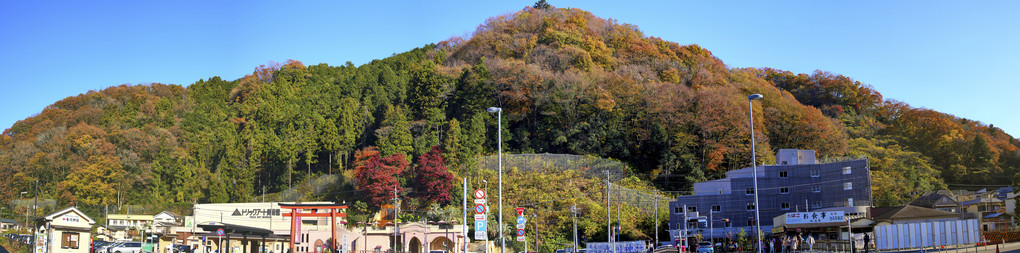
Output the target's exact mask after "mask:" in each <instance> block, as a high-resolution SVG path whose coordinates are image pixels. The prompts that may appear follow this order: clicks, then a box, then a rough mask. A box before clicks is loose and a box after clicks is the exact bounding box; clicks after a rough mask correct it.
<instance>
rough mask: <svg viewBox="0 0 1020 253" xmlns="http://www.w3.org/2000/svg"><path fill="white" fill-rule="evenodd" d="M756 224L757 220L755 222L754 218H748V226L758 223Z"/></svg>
mask: <svg viewBox="0 0 1020 253" xmlns="http://www.w3.org/2000/svg"><path fill="white" fill-rule="evenodd" d="M756 224H758V223H757V222H755V220H754V218H747V226H748V227H750V226H754V225H756Z"/></svg>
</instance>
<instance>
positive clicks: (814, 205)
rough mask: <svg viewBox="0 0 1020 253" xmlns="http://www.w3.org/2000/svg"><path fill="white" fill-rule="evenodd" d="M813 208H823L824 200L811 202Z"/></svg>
mask: <svg viewBox="0 0 1020 253" xmlns="http://www.w3.org/2000/svg"><path fill="white" fill-rule="evenodd" d="M811 208H812V209H818V208H822V202H821V201H817V200H816V201H814V202H811Z"/></svg>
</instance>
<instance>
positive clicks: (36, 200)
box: [32, 179, 39, 252]
mask: <svg viewBox="0 0 1020 253" xmlns="http://www.w3.org/2000/svg"><path fill="white" fill-rule="evenodd" d="M32 198H33V200H32V202H33V203H32V208H34V209H32V221H33V222H34V221H35V217H36V215H39V214H38V213H39V179H36V180H35V197H32ZM32 231H34V232H36V233H38V232H39V231H38V230H36V229H35V224H34V223H33V224H32ZM32 238H35V235H32ZM32 243H35V242H32ZM32 249H33V250H32V252H35V247H32Z"/></svg>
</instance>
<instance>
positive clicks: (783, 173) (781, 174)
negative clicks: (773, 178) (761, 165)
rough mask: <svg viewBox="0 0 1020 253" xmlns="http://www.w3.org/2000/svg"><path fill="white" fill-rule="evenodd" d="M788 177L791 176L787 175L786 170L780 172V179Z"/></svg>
mask: <svg viewBox="0 0 1020 253" xmlns="http://www.w3.org/2000/svg"><path fill="white" fill-rule="evenodd" d="M787 176H789V174H788V173H786V171H785V170H784V171H780V172H779V177H787Z"/></svg>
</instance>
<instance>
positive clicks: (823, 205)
mask: <svg viewBox="0 0 1020 253" xmlns="http://www.w3.org/2000/svg"><path fill="white" fill-rule="evenodd" d="M776 163H777V164H776V165H764V166H758V167H757V176H758V189H757V191H758V202H759V205H760V206H756V205H755V201H754V193H755V188H754V183H753V179H754V178H753V175H754V173H755V171H753V170H752V168H743V169H739V170H733V171H729V172H726V178H723V179H717V180H711V181H706V182H701V183H696V184H694V194H693V195H685V196H679V197H677V199H676V200H675V201H671V202H670V204H669V207H670V209H669V210H670V222H669V231H670V235H671V237H672V238H673V239H674V240H676V239H680V238H683V237H693V236H694V235H695V234H700V235H702V236H703V238H726V237H731V236H732V235H736V234H738V233H739V232H740V231H741V230H743V231H745V232H746V233H747V234H748V235H751V236H754V234H755V233H754V231H755V225H756V223H758V222H761V229H762V232H763V233H765V234H769V233H771V232H772V227H773V219H772V218H773V217H776V216H782V215H783V214H785V213H789V212H797V211H813V210H833V211H835V210H839V211H843V212H844V213H846V214H847V215H860V214H863V213H866V212H867V207H869V206H871V180H870V178H871V177H870V174H871V171H870V167H869V165H868V160H867V159H866V158H861V159H847V160H841V161H833V162H827V163H818V162H817V161H816V159H815V153H814V151H813V150H796V149H782V150H779V152H778V153H777V154H776ZM755 209H758V212H759V213H760V217H761V221H757V220H755Z"/></svg>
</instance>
